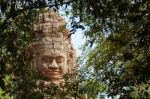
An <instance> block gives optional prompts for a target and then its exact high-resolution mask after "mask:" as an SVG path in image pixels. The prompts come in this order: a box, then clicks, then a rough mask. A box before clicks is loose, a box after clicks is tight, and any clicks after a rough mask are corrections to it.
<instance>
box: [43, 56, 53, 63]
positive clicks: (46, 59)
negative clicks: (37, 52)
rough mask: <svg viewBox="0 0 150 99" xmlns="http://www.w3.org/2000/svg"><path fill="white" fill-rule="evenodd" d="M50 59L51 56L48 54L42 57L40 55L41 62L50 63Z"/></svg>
mask: <svg viewBox="0 0 150 99" xmlns="http://www.w3.org/2000/svg"><path fill="white" fill-rule="evenodd" d="M52 61H53V58H52V57H50V56H44V57H42V62H45V63H52Z"/></svg>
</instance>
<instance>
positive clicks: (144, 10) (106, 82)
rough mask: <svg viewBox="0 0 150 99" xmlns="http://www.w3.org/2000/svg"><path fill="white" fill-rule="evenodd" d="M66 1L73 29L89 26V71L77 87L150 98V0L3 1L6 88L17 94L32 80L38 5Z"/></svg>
mask: <svg viewBox="0 0 150 99" xmlns="http://www.w3.org/2000/svg"><path fill="white" fill-rule="evenodd" d="M63 5H65V8H67V7H68V6H69V7H68V9H66V14H69V15H70V16H71V19H72V22H71V25H72V27H71V28H72V30H71V32H72V33H74V32H75V29H77V28H81V29H84V28H85V27H86V29H87V31H86V32H85V37H87V42H86V44H85V47H84V49H83V50H84V52H86V53H84V54H85V56H84V57H83V61H82V62H83V68H84V69H85V71H84V70H83V71H82V72H81V73H80V72H79V78H80V79H79V81H77V83H76V84H75V85H76V86H74V87H75V88H76V89H77V90H78V91H80V92H81V93H82V92H86V93H88V95H89V96H91V97H96V96H97V95H98V94H99V95H108V96H111V97H115V96H117V95H118V96H119V97H120V98H123V99H124V98H147V97H149V78H150V71H149V65H150V63H149V60H150V46H149V45H150V44H149V43H150V35H149V33H150V31H149V28H150V21H149V20H150V19H149V18H150V16H149V15H150V14H149V13H150V10H149V9H150V1H149V0H1V1H0V87H1V88H2V89H3V90H5V91H9V92H11V93H12V90H10V89H15V88H22V87H21V86H24V84H27V83H29V85H30V82H24V83H22V79H23V80H24V79H26V78H27V79H32V78H30V77H31V76H29V75H32V74H31V73H30V72H29V73H28V72H27V71H28V70H30V66H29V63H30V62H27V60H25V59H24V57H23V56H24V55H23V54H22V53H23V52H22V51H23V48H24V47H25V46H26V44H28V43H29V42H30V41H31V40H32V39H31V38H30V36H29V35H28V33H29V31H30V28H31V26H32V20H33V18H34V16H36V14H37V13H38V12H37V10H36V9H37V8H39V9H41V8H44V7H49V8H53V9H59V7H60V6H63ZM83 25H84V26H85V27H84V26H83ZM21 55H22V56H21ZM81 60H82V58H81ZM25 66H28V67H29V68H26V67H25ZM23 74H26V75H23ZM10 75H11V76H10ZM11 78H15V79H13V80H16V81H13V82H15V84H13V85H11V84H12V82H11V83H10V84H8V83H9V82H10V81H11V80H10V79H11ZM27 81H28V80H27ZM18 85H19V86H18ZM31 85H32V84H31ZM6 86H9V87H6ZM24 90H26V89H24ZM13 91H14V90H13ZM29 93H30V92H29Z"/></svg>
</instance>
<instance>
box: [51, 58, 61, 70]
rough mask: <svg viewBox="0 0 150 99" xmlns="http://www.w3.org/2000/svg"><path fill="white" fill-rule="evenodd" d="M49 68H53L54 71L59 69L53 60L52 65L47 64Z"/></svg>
mask: <svg viewBox="0 0 150 99" xmlns="http://www.w3.org/2000/svg"><path fill="white" fill-rule="evenodd" d="M49 68H54V69H55V68H56V69H57V68H59V67H58V65H57V63H56V60H55V59H53V61H52V63H51V64H49Z"/></svg>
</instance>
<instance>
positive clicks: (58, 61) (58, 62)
mask: <svg viewBox="0 0 150 99" xmlns="http://www.w3.org/2000/svg"><path fill="white" fill-rule="evenodd" d="M64 61H65V58H64V57H62V56H58V57H56V62H57V64H60V63H63V62H64Z"/></svg>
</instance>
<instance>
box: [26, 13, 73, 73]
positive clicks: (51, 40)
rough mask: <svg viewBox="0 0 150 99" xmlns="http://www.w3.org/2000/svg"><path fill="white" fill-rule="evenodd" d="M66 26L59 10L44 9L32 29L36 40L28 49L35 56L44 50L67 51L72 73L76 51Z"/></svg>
mask: <svg viewBox="0 0 150 99" xmlns="http://www.w3.org/2000/svg"><path fill="white" fill-rule="evenodd" d="M65 26H66V22H65V21H64V19H63V18H62V17H60V16H59V15H58V13H57V12H54V11H48V10H45V11H43V12H42V13H40V14H39V15H38V17H37V18H36V19H35V22H34V24H33V30H32V36H33V38H34V41H33V42H32V43H31V44H29V46H28V47H27V49H28V52H29V53H30V54H32V55H33V57H34V56H35V57H36V55H38V54H39V53H41V52H42V51H50V52H59V53H65V54H66V56H67V64H68V66H69V70H68V73H70V72H72V71H73V70H74V69H75V51H74V49H73V47H72V44H71V38H68V36H69V31H68V30H67V29H66V27H65Z"/></svg>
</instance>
